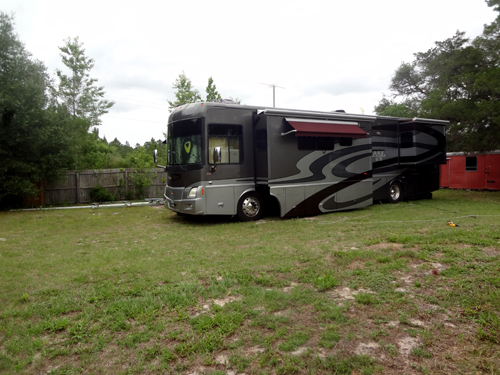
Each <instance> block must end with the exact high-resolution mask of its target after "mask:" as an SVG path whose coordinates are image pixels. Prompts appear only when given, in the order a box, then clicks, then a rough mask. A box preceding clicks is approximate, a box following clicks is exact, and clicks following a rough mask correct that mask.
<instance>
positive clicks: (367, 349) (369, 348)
mask: <svg viewBox="0 0 500 375" xmlns="http://www.w3.org/2000/svg"><path fill="white" fill-rule="evenodd" d="M379 349H380V345H379V344H377V343H376V342H368V343H366V344H365V343H360V344H359V345H358V346H357V347H356V349H355V350H354V353H356V354H357V355H368V356H372V357H375V353H376V352H378V351H379Z"/></svg>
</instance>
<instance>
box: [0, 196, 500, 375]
mask: <svg viewBox="0 0 500 375" xmlns="http://www.w3.org/2000/svg"><path fill="white" fill-rule="evenodd" d="M448 220H451V221H453V222H454V223H456V224H459V227H450V226H448V225H447V221H448ZM15 372H18V373H22V374H42V373H43V374H99V373H101V374H163V373H181V374H213V375H216V374H220V375H222V374H236V373H246V374H293V373H296V374H309V373H317V374H349V375H352V374H372V373H373V374H378V373H379V374H403V373H406V374H419V373H422V374H477V373H478V374H483V373H485V374H500V192H471V191H451V190H440V191H438V192H436V193H434V198H433V199H432V200H422V201H411V202H404V203H400V204H395V205H389V204H383V205H382V204H377V205H374V206H372V207H369V208H366V209H361V210H357V211H349V212H339V213H334V214H328V215H320V216H315V217H306V218H298V219H291V220H282V219H278V218H265V219H264V220H261V221H259V222H253V223H252V222H251V223H240V222H237V221H235V220H231V219H228V218H194V219H193V218H185V217H179V216H176V215H175V214H173V213H171V212H170V211H168V210H166V209H164V208H163V207H134V208H109V209H98V210H91V209H88V210H87V209H81V210H54V211H32V212H0V374H3V373H5V374H10V373H15Z"/></svg>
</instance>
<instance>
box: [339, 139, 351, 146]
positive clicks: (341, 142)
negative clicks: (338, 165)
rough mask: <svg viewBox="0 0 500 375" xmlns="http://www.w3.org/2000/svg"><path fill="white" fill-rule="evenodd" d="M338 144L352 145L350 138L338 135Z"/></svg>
mask: <svg viewBox="0 0 500 375" xmlns="http://www.w3.org/2000/svg"><path fill="white" fill-rule="evenodd" d="M339 145H341V146H352V138H347V137H340V138H339Z"/></svg>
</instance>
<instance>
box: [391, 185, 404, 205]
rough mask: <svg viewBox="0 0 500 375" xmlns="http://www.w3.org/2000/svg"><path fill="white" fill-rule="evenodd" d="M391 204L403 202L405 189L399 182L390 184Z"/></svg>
mask: <svg viewBox="0 0 500 375" xmlns="http://www.w3.org/2000/svg"><path fill="white" fill-rule="evenodd" d="M388 199H389V203H398V202H401V201H402V200H403V187H402V186H401V183H400V182H398V181H392V182H391V183H390V184H389V198H388Z"/></svg>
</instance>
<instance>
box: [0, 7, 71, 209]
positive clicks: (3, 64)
mask: <svg viewBox="0 0 500 375" xmlns="http://www.w3.org/2000/svg"><path fill="white" fill-rule="evenodd" d="M13 24H14V20H13V17H10V16H7V15H6V14H4V13H2V12H0V160H1V162H0V206H2V207H6V206H10V207H12V206H16V205H19V204H22V200H23V197H24V196H26V195H35V194H36V193H37V187H36V184H37V183H38V182H39V181H41V180H46V181H52V180H55V179H57V178H58V177H59V176H60V175H61V172H62V171H63V170H64V169H65V166H66V165H67V163H68V160H69V158H70V140H69V137H68V127H69V125H70V120H71V119H70V118H69V116H67V113H65V112H64V111H58V110H57V108H56V107H49V100H48V96H47V89H48V87H49V78H48V74H47V72H46V67H45V66H44V64H43V63H42V62H40V61H38V60H35V59H33V58H32V56H31V54H30V53H29V52H28V51H26V49H25V47H24V45H23V43H22V42H21V41H20V40H19V39H18V37H17V35H16V34H15V33H14V26H13Z"/></svg>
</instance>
